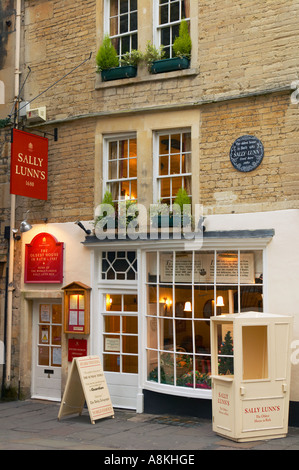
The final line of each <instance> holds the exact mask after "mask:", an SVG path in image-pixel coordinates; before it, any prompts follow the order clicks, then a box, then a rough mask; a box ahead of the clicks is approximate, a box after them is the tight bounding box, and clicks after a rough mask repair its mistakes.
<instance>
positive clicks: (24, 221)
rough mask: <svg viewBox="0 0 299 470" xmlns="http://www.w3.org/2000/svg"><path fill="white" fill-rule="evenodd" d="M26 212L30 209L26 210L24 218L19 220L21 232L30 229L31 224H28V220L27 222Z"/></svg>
mask: <svg viewBox="0 0 299 470" xmlns="http://www.w3.org/2000/svg"><path fill="white" fill-rule="evenodd" d="M28 212H30V211H27V212H26V216H25V219H24V220H23V221H22V222H21V225H20V232H21V233H24V232H28V231H29V230H31V229H32V225H31V224H29V222H27V214H28Z"/></svg>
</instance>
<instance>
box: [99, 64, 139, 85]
mask: <svg viewBox="0 0 299 470" xmlns="http://www.w3.org/2000/svg"><path fill="white" fill-rule="evenodd" d="M136 75H137V67H134V66H133V65H125V66H122V67H113V68H111V69H107V70H102V71H101V77H102V81H103V82H107V81H109V80H119V79H122V78H132V77H136Z"/></svg>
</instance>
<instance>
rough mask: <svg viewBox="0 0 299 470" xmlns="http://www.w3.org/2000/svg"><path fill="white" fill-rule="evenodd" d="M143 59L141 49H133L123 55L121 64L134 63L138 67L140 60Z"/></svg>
mask: <svg viewBox="0 0 299 470" xmlns="http://www.w3.org/2000/svg"><path fill="white" fill-rule="evenodd" d="M142 59H143V55H142V53H141V52H140V51H138V50H136V49H133V50H132V51H131V52H126V53H125V54H123V55H122V57H121V65H132V66H134V67H137V65H138V64H139V62H140V61H141V60H142Z"/></svg>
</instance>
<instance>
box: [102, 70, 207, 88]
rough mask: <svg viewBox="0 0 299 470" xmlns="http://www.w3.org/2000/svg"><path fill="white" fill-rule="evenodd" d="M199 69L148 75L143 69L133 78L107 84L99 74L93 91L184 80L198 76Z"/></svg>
mask: <svg viewBox="0 0 299 470" xmlns="http://www.w3.org/2000/svg"><path fill="white" fill-rule="evenodd" d="M198 73H199V68H190V69H184V70H175V71H173V72H164V73H157V74H150V73H148V72H147V71H146V70H144V69H143V68H141V69H140V70H139V69H138V72H137V77H134V78H123V79H120V80H111V81H109V82H102V80H101V74H99V73H97V74H96V80H95V89H96V90H99V89H101V90H102V89H105V88H114V87H121V86H128V85H138V84H141V83H147V82H155V81H160V80H169V79H172V78H186V77H192V76H195V75H198Z"/></svg>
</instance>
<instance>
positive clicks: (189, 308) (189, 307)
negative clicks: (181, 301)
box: [184, 302, 192, 312]
mask: <svg viewBox="0 0 299 470" xmlns="http://www.w3.org/2000/svg"><path fill="white" fill-rule="evenodd" d="M184 312H192V305H191V302H185V305H184Z"/></svg>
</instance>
